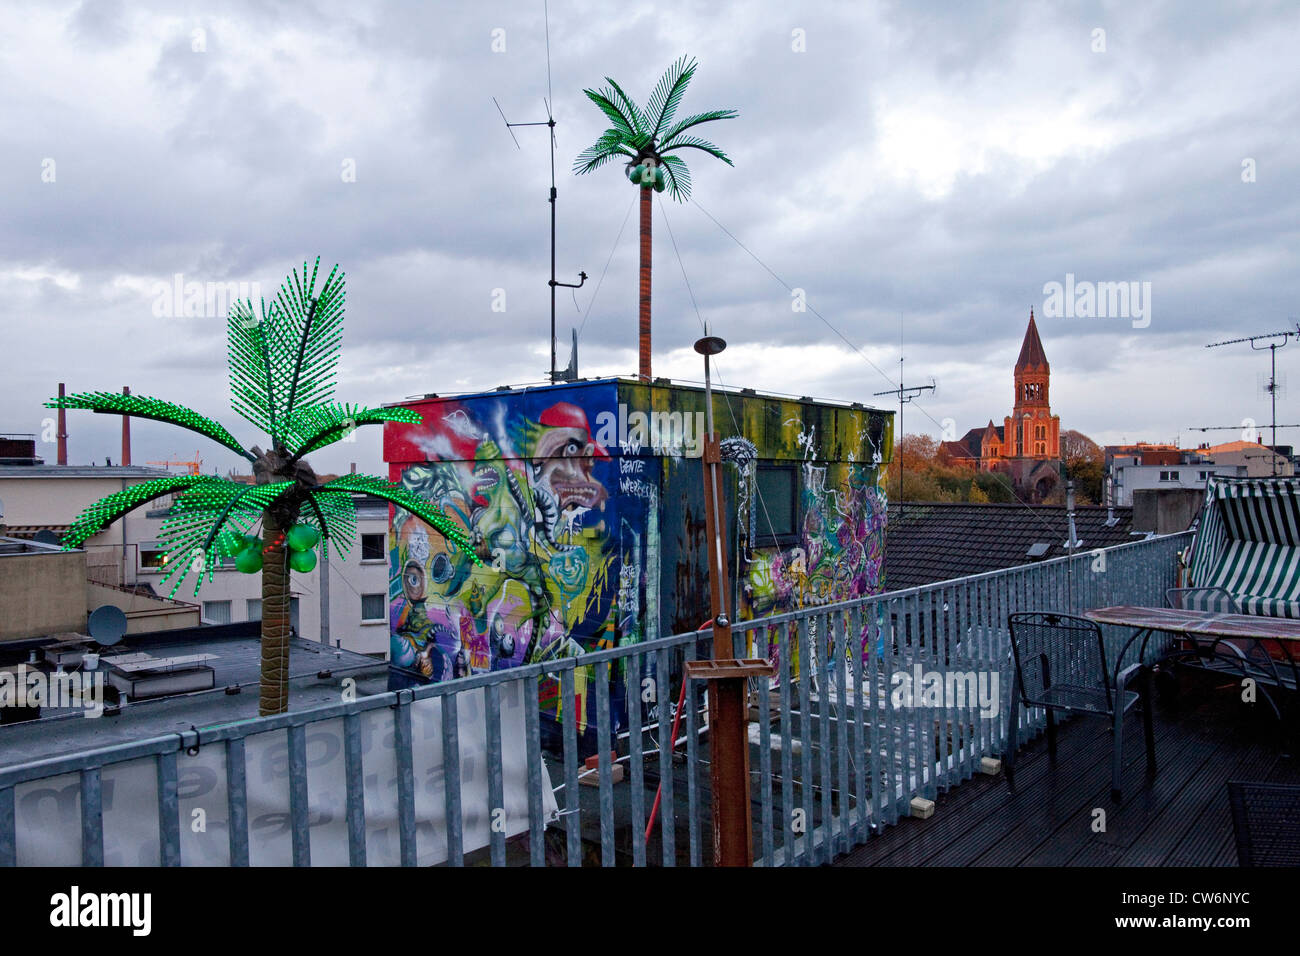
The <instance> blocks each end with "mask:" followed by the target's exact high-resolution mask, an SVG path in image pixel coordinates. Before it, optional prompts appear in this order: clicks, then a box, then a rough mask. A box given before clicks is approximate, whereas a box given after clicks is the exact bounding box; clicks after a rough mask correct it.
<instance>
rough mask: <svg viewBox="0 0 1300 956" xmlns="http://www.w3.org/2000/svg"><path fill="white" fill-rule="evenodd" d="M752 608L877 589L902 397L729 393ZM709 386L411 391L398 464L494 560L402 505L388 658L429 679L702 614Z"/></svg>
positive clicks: (717, 418) (743, 609)
mask: <svg viewBox="0 0 1300 956" xmlns="http://www.w3.org/2000/svg"><path fill="white" fill-rule="evenodd" d="M713 401H714V426H715V429H716V430H717V432H718V434H719V436H720V437H721V439H722V452H723V457H724V459H726V461H727V462H729V464H728V465H727V466H726V467H725V469H724V471H725V473H726V481H727V488H726V501H727V513H726V534H727V539H726V540H727V541H728V542H729V543H730V549H729V550H730V553H729V561H730V563H731V569H732V581H733V586H734V594H733V595H732V603H733V606H734V608H735V610H736V614H737V616H738V618H739V619H745V618H750V617H755V616H763V615H767V614H772V613H779V612H781V611H785V610H790V609H794V608H797V607H801V606H808V605H812V604H824V603H829V602H831V601H837V600H845V599H848V598H851V597H856V596H860V595H865V594H873V593H877V592H879V591H880V590H881V589H882V579H881V574H882V567H883V561H884V542H885V514H886V509H885V495H884V482H885V468H886V466H887V464H888V462H889V461H890V458H891V449H892V424H893V418H892V413H890V412H886V411H881V410H877V409H871V408H865V407H863V406H861V405H856V404H854V405H849V404H833V403H827V402H815V401H812V400H811V399H799V400H794V399H788V398H779V397H776V396H771V395H763V394H759V393H756V392H754V391H752V390H749V389H745V390H741V391H715V393H714V396H713ZM704 402H705V396H704V390H703V389H702V388H698V387H691V386H686V385H678V384H673V383H669V382H668V381H666V380H662V379H660V380H656V381H655V382H653V383H650V384H645V383H642V382H640V381H637V380H635V379H614V378H611V379H601V380H593V381H584V382H579V383H573V384H564V385H551V386H540V387H532V388H501V389H497V390H495V391H491V392H483V393H476V394H470V395H459V396H455V397H439V396H436V395H430V396H427V397H426V398H424V399H423V400H419V401H413V402H404V403H402V404H403V405H405V406H406V407H408V408H413V409H415V410H416V411H418V412H420V414H421V415H422V418H423V420H422V422H421V423H420V424H414V425H405V424H397V423H389V424H388V425H386V426H385V434H384V458H385V460H386V461H387V462H388V463H389V477H390V478H391V479H392V480H393V481H396V482H399V483H400V484H402V485H403V486H404V487H405V488H407V489H409V490H410V491H412V492H414V493H415V494H418V495H420V496H421V497H423V498H426V499H428V500H430V501H432V502H434V503H436V504H438V505H439V506H440V507H441V508H442V509H443V511H444V513H445V514H447V515H448V516H449V517H452V518H454V519H455V520H457V521H459V522H461V523H462V524H463V525H464V527H465V528H466V530H467V531H468V532H469V533H470V534H471V536H472V538H473V540H474V541H475V543H476V549H477V551H478V553H479V554H480V555H481V556H482V557H483V560H484V566H479V565H477V564H475V563H474V562H473V561H472V560H471V559H470V557H469V556H468V555H467V554H464V553H458V552H457V550H456V548H455V546H454V545H452V544H450V543H449V542H447V541H446V540H445V539H444V538H443V537H442V536H441V535H438V534H436V533H432V532H431V531H430V529H429V528H428V527H427V526H426V525H425V524H424V523H423V522H421V521H420V520H419V519H417V518H413V517H411V516H410V515H408V514H407V513H406V512H397V513H396V514H395V515H394V516H393V517H392V519H391V521H392V524H391V527H390V537H389V554H390V569H391V572H392V573H391V575H390V581H391V585H390V590H389V605H390V606H389V611H390V618H389V620H390V628H391V647H392V660H391V664H392V668H393V671H394V677H395V678H397V679H398V682H399V683H401V682H405V681H408V680H413V681H421V680H425V681H433V680H442V679H445V678H450V677H457V676H464V675H466V674H471V673H478V672H481V671H486V670H497V669H501V668H505V667H511V666H515V665H518V664H521V663H524V662H534V661H540V660H546V659H551V658H554V657H565V656H571V655H574V654H577V653H581V652H583V651H587V650H594V649H598V648H602V647H609V646H614V645H619V644H626V643H633V642H636V641H641V640H650V639H653V638H655V637H658V636H662V635H668V634H675V633H680V632H683V631H688V630H693V629H695V628H697V627H699V626H700V625H701V624H702V623H703V622H704V619H705V618H707V617H708V610H707V609H708V562H707V550H706V547H705V530H704V529H705V521H704V494H703V479H702V464H701V458H700V456H701V453H702V449H703V438H704V433H705V414H704Z"/></svg>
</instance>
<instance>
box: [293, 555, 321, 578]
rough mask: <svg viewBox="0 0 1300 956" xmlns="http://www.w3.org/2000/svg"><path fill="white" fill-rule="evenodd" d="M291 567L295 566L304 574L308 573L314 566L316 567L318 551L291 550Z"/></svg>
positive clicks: (294, 567)
mask: <svg viewBox="0 0 1300 956" xmlns="http://www.w3.org/2000/svg"><path fill="white" fill-rule="evenodd" d="M289 567H291V568H293V569H294V570H295V571H300V572H302V573H303V574H306V573H307V572H308V571H310V570H311V569H312V568H314V567H316V552H315V551H290V552H289Z"/></svg>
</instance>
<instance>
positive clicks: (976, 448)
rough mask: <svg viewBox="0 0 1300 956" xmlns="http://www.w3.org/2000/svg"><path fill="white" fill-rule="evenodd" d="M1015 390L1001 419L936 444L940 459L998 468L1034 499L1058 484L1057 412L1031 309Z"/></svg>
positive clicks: (1026, 497) (1021, 492)
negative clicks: (1007, 409) (1051, 395)
mask: <svg viewBox="0 0 1300 956" xmlns="http://www.w3.org/2000/svg"><path fill="white" fill-rule="evenodd" d="M1014 378H1015V387H1016V395H1015V399H1014V400H1013V401H1012V403H1011V405H1012V410H1011V414H1010V415H1007V416H1005V417H1004V418H1003V419H1002V424H1001V425H994V424H993V420H992V419H990V420H989V423H988V424H987V425H985V426H984V427H983V428H972V429H971V430H970V431H968V432H967V433H966V434H965V435H963V436H962V437H961V438H959V439H957V440H956V441H945V442H940V444H939V455H940V459H941V460H942V461H944V462H945V463H948V464H952V465H964V466H966V467H970V468H974V469H977V470H979V471H998V472H1001V473H1002V474H1004V475H1006V476H1007V477H1008V478H1010V479H1011V485H1012V487H1013V488H1014V489H1015V492H1016V494H1017V495H1018V496H1020V497H1021V498H1022V499H1024V500H1025V501H1028V502H1031V503H1038V502H1041V501H1043V500H1044V499H1045V498H1047V497H1048V496H1049V495H1051V494H1052V493H1053V492H1055V491H1057V490H1058V489H1059V488H1060V487H1061V473H1062V468H1063V464H1064V463H1063V462H1062V460H1061V418H1060V416H1059V415H1053V414H1052V406H1051V405H1050V404H1049V403H1048V388H1049V386H1050V384H1051V378H1052V370H1051V367H1050V366H1049V365H1048V364H1047V354H1046V353H1045V352H1044V351H1043V341H1042V339H1040V338H1039V337H1038V324H1037V323H1036V322H1035V321H1034V310H1033V309H1030V310H1029V328H1027V329H1026V330H1025V340H1024V342H1023V343H1022V344H1021V346H1020V358H1018V359H1017V360H1016V368H1015V375H1014Z"/></svg>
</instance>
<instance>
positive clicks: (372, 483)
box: [321, 475, 483, 565]
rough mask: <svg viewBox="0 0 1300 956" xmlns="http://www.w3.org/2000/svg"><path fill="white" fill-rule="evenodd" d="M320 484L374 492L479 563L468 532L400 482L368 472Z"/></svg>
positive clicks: (333, 487) (329, 487)
mask: <svg viewBox="0 0 1300 956" xmlns="http://www.w3.org/2000/svg"><path fill="white" fill-rule="evenodd" d="M321 488H322V490H324V491H336V490H338V491H360V492H364V493H365V494H368V495H374V496H375V497H376V498H383V499H384V500H385V501H391V502H392V503H393V504H395V505H397V506H398V507H399V508H403V509H405V510H406V511H409V512H410V513H411V514H413V515H415V516H416V517H417V518H419V519H420V520H421V521H423V522H424V523H425V524H427V525H429V526H430V527H432V528H434V529H435V530H436V531H437V532H438V533H439V534H441V535H442V536H443V537H444V538H446V539H447V540H448V541H449V542H451V543H452V544H453V545H454V546H455V547H457V548H459V549H463V550H464V551H465V552H467V553H468V554H469V556H470V557H471V558H473V559H474V563H475V564H479V565H481V564H482V563H483V562H482V561H481V560H479V557H478V555H477V554H475V553H474V547H473V544H472V543H471V542H470V539H469V536H468V535H467V534H466V533H465V531H464V530H463V529H462V528H461V527H460V526H459V525H457V524H456V522H454V521H452V520H451V519H450V518H448V517H447V516H446V515H444V514H443V513H442V512H440V511H438V510H437V509H435V508H434V507H433V506H432V505H431V504H430V503H429V502H427V501H425V500H424V499H423V498H418V497H416V496H415V495H414V494H412V493H411V492H409V491H407V490H406V489H405V488H403V487H402V486H401V485H395V484H393V483H392V482H390V481H385V480H384V479H383V478H375V477H373V476H371V475H343V476H342V477H339V478H336V479H334V480H333V481H331V482H329V483H328V484H325V485H322V486H321Z"/></svg>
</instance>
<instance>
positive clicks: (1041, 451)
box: [1037, 441, 1047, 455]
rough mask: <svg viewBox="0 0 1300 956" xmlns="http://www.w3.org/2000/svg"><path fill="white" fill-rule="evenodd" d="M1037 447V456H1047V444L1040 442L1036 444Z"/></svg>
mask: <svg viewBox="0 0 1300 956" xmlns="http://www.w3.org/2000/svg"><path fill="white" fill-rule="evenodd" d="M1037 447H1038V451H1037V454H1039V455H1046V454H1047V442H1041V441H1040V442H1039V443H1038V446H1037Z"/></svg>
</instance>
